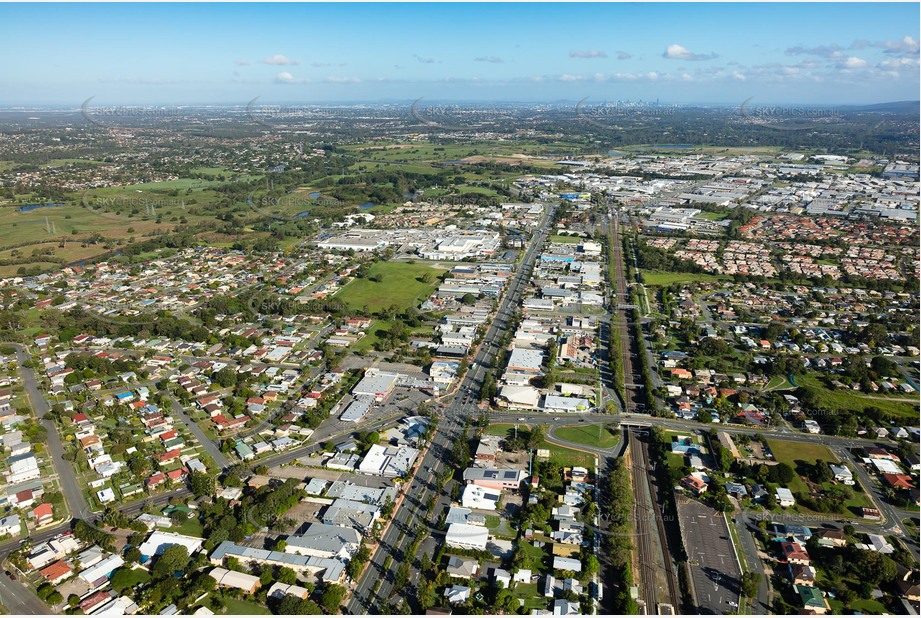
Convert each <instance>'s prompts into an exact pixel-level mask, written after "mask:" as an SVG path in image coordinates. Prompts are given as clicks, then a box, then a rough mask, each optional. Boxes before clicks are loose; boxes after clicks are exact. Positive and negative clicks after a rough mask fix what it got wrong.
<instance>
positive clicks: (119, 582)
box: [109, 567, 134, 593]
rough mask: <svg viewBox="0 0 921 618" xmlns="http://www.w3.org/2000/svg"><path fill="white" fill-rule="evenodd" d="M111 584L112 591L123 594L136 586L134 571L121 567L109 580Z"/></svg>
mask: <svg viewBox="0 0 921 618" xmlns="http://www.w3.org/2000/svg"><path fill="white" fill-rule="evenodd" d="M109 584H110V585H111V586H112V589H113V590H115V591H116V592H118V593H123V592H124V591H125V590H127V589H128V588H130V587H131V586H132V584H134V571H133V569H131V568H129V567H121V568H120V569H117V570H116V571H115V572H114V573H112V577H110V578H109Z"/></svg>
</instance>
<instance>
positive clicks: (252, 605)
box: [223, 597, 272, 616]
mask: <svg viewBox="0 0 921 618" xmlns="http://www.w3.org/2000/svg"><path fill="white" fill-rule="evenodd" d="M224 605H225V606H226V607H225V608H224V611H223V613H224V614H231V615H237V616H239V615H243V616H254V615H258V614H271V613H272V612H270V611H269V610H268V608H267V607H265V606H263V605H260V604H258V603H256V602H255V601H248V600H246V599H232V598H230V597H224Z"/></svg>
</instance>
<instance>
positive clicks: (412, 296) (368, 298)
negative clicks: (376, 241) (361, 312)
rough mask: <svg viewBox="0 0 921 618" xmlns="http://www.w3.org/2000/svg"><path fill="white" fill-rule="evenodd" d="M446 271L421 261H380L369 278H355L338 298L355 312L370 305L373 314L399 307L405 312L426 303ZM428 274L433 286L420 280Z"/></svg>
mask: <svg viewBox="0 0 921 618" xmlns="http://www.w3.org/2000/svg"><path fill="white" fill-rule="evenodd" d="M444 272H446V269H445V268H442V267H440V266H433V265H431V264H426V263H420V262H417V263H415V264H407V263H405V262H377V263H375V264H374V265H373V266H371V269H370V272H369V276H368V277H367V278H364V279H353V280H352V281H350V282H349V283H347V284H346V285H345V287H343V288H342V289H341V290H339V292H338V294H336V298H338V299H340V300H342V301H344V302H345V303H346V304H348V305H349V306H350V307H352V308H354V309H361V308H363V307H365V306H367V307H368V310H369V311H378V310H380V309H383V308H384V307H390V306H391V305H396V306H397V307H399V308H400V309H401V310H402V309H405V308H407V307H410V306H416V305H419V304H420V303H421V302H422V301H424V300H425V299H426V298H427V297H428V295H429V294H431V293H432V291H433V290H434V289H435V287H436V283H437V282H436V281H435V278H436V277H438V276H439V275H441V274H443V273H444ZM426 273H428V274H430V275H431V276H432V283H423V282H421V281H419V280H418V278H419V277H422V276H423V275H424V274H426ZM374 276H380V277H381V281H379V282H377V281H371V279H370V277H374Z"/></svg>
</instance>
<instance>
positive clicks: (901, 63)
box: [879, 57, 921, 71]
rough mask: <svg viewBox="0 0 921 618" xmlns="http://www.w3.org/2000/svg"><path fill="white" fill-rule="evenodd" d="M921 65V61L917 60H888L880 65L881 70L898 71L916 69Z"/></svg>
mask: <svg viewBox="0 0 921 618" xmlns="http://www.w3.org/2000/svg"><path fill="white" fill-rule="evenodd" d="M919 64H921V61H919V60H918V58H917V57H915V58H908V57H902V58H886V59H885V60H883V61H882V62H880V63H879V68H881V69H886V70H890V71H892V70H898V69H914V68H916V67H918V66H919Z"/></svg>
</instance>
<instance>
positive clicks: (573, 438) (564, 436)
mask: <svg viewBox="0 0 921 618" xmlns="http://www.w3.org/2000/svg"><path fill="white" fill-rule="evenodd" d="M553 435H554V436H555V437H557V438H559V439H560V440H566V441H567V442H575V443H576V444H585V445H586V446H595V447H598V448H611V447H612V446H614V445H616V444H617V442H618V437H617V435H616V434H613V433H611V431H610V430H609V429H608V428H607V427H606V426H605V425H603V424H601V423H596V424H593V425H570V426H567V427H560V428H558V429H556V430H555V431H554V432H553Z"/></svg>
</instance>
